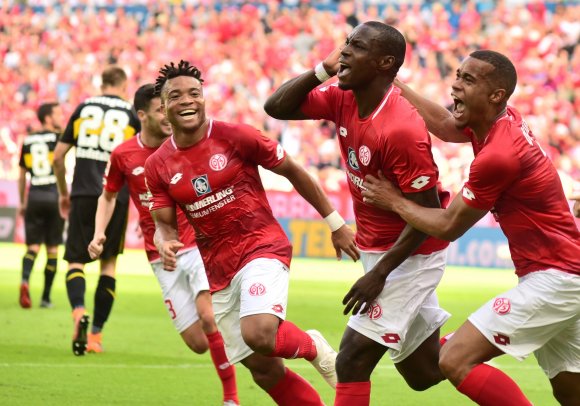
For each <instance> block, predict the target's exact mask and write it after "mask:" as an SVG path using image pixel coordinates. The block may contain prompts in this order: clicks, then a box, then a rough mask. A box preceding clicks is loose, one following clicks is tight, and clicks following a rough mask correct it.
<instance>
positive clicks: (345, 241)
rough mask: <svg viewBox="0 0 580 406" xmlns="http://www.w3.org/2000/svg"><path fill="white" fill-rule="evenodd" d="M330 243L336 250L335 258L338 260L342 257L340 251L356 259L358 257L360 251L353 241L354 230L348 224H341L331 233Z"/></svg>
mask: <svg viewBox="0 0 580 406" xmlns="http://www.w3.org/2000/svg"><path fill="white" fill-rule="evenodd" d="M331 238H332V245H333V246H334V249H335V250H336V259H338V260H339V261H340V260H341V259H342V253H343V252H344V253H345V254H346V255H348V256H349V257H351V258H352V260H353V261H356V260H358V259H359V258H360V253H359V251H358V248H357V246H356V243H355V242H354V231H353V230H352V228H350V226H349V225H348V224H345V225H343V226H342V227H340V228H339V229H338V230H336V231H335V232H334V233H332V236H331Z"/></svg>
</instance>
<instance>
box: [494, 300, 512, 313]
mask: <svg viewBox="0 0 580 406" xmlns="http://www.w3.org/2000/svg"><path fill="white" fill-rule="evenodd" d="M511 309H512V305H511V303H510V300H509V299H508V298H505V297H498V298H496V299H495V300H494V302H493V311H494V312H496V313H497V314H499V315H500V316H503V315H504V314H508V313H509V312H510V310H511Z"/></svg>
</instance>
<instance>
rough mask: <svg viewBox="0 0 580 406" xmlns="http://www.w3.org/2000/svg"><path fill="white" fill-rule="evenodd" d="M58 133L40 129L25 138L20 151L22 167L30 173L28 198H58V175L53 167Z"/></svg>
mask: <svg viewBox="0 0 580 406" xmlns="http://www.w3.org/2000/svg"><path fill="white" fill-rule="evenodd" d="M57 140H58V134H56V133H54V132H52V131H38V132H35V133H32V134H28V135H27V136H26V137H25V138H24V142H23V144H22V149H21V151H20V167H21V168H24V169H26V171H27V172H28V173H29V174H30V189H29V191H28V199H29V200H30V199H32V200H36V199H38V200H43V199H47V200H52V199H57V198H58V190H57V188H56V177H55V176H54V170H53V169H52V161H53V157H54V149H55V147H56V141H57Z"/></svg>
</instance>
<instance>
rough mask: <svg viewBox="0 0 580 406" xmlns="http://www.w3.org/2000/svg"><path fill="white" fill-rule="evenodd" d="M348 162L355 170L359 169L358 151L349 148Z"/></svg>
mask: <svg viewBox="0 0 580 406" xmlns="http://www.w3.org/2000/svg"><path fill="white" fill-rule="evenodd" d="M348 164H349V166H350V167H351V168H352V169H354V170H355V171H358V170H359V166H358V161H357V160H356V153H355V152H354V149H352V148H349V149H348Z"/></svg>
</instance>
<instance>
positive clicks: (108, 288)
mask: <svg viewBox="0 0 580 406" xmlns="http://www.w3.org/2000/svg"><path fill="white" fill-rule="evenodd" d="M114 300H115V278H112V277H110V276H107V275H101V277H100V278H99V283H98V284H97V290H96V291H95V317H94V318H93V327H92V329H91V332H92V333H93V334H96V333H99V332H100V331H101V329H102V328H103V325H104V324H105V322H106V321H107V319H108V318H109V314H111V309H112V308H113V301H114Z"/></svg>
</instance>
